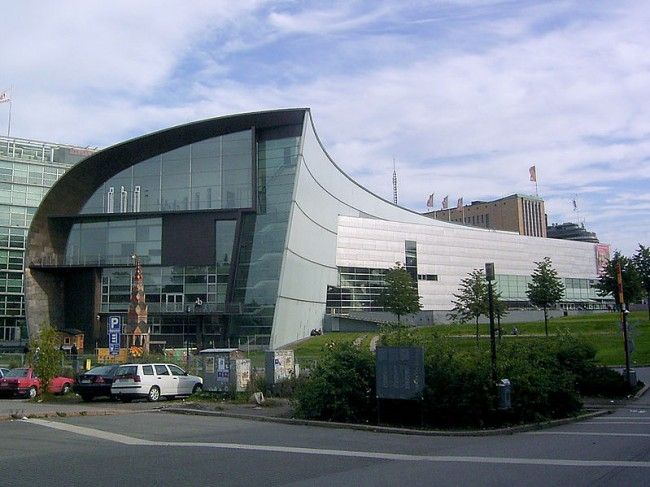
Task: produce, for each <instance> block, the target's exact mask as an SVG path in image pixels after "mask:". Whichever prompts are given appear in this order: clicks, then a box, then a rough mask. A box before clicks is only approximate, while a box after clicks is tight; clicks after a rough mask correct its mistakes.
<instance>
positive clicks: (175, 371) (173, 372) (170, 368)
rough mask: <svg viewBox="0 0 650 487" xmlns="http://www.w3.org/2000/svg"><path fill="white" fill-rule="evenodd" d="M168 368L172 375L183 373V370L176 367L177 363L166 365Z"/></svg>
mask: <svg viewBox="0 0 650 487" xmlns="http://www.w3.org/2000/svg"><path fill="white" fill-rule="evenodd" d="M168 367H169V370H171V371H172V375H176V376H178V375H185V371H184V370H183V369H181V368H180V367H178V366H177V365H168Z"/></svg>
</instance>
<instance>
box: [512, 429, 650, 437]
mask: <svg viewBox="0 0 650 487" xmlns="http://www.w3.org/2000/svg"><path fill="white" fill-rule="evenodd" d="M524 434H527V435H571V436H631V437H633V436H638V437H641V438H649V437H650V433H609V432H603V433H598V432H592V431H532V432H529V433H524Z"/></svg>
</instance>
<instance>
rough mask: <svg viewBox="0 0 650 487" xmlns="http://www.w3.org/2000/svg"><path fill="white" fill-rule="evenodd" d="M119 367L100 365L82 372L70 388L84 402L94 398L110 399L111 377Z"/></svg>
mask: <svg viewBox="0 0 650 487" xmlns="http://www.w3.org/2000/svg"><path fill="white" fill-rule="evenodd" d="M118 367H119V365H100V366H98V367H93V368H92V369H90V370H89V371H88V372H84V373H83V374H81V375H80V376H79V377H77V381H76V382H75V383H74V385H73V386H72V390H73V391H74V392H76V393H77V394H79V395H80V396H81V399H83V400H84V401H92V400H93V398H95V397H112V396H111V385H113V376H115V371H116V370H117V369H118Z"/></svg>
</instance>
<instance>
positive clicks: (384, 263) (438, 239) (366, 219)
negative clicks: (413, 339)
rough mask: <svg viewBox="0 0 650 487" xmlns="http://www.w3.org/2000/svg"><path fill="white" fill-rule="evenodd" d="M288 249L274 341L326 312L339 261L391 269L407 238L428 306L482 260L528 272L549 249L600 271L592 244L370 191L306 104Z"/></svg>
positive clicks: (586, 269)
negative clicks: (459, 220) (474, 222)
mask: <svg viewBox="0 0 650 487" xmlns="http://www.w3.org/2000/svg"><path fill="white" fill-rule="evenodd" d="M305 118H306V120H305V123H304V131H303V138H302V150H301V155H300V158H299V163H298V169H297V175H296V183H295V187H294V195H293V203H292V208H291V217H290V223H289V229H288V232H287V242H286V250H285V254H284V257H283V265H282V271H281V276H280V286H279V293H278V303H277V308H276V315H275V319H274V325H273V333H272V340H271V343H272V345H273V346H275V347H277V346H281V345H282V344H285V343H290V342H292V341H295V340H298V339H300V338H303V337H306V336H308V335H309V332H310V330H311V329H313V328H315V327H318V324H320V320H321V319H322V317H323V316H324V314H325V310H326V298H327V286H328V285H329V286H338V285H340V282H339V276H338V269H339V268H342V267H348V268H369V269H388V268H390V267H392V266H394V264H395V262H402V263H403V262H404V261H405V254H404V245H405V241H407V240H408V241H415V242H416V243H417V272H418V274H425V275H427V274H433V275H435V276H436V277H437V281H428V280H423V281H419V283H418V289H419V293H420V295H421V296H422V304H423V308H424V309H425V310H449V309H451V308H452V304H451V301H452V299H453V294H454V293H456V292H457V291H458V287H459V283H460V281H461V279H463V278H465V277H466V276H467V274H468V273H469V272H471V271H472V270H474V269H477V268H478V269H482V268H483V267H484V265H485V263H486V262H494V264H495V268H496V272H497V274H498V275H507V276H522V277H528V276H530V274H531V273H532V272H533V270H534V267H535V262H536V261H540V260H542V259H543V258H544V257H550V258H551V260H552V261H553V265H554V267H555V269H556V270H557V271H558V274H559V276H560V277H564V278H575V279H580V280H583V281H593V280H595V279H597V277H598V275H597V265H596V258H595V249H594V244H590V243H583V242H570V241H563V240H553V239H545V238H539V237H527V236H521V235H518V234H514V233H509V232H500V231H495V230H485V229H479V228H472V227H466V226H462V225H457V224H451V223H446V222H442V221H438V220H432V219H430V218H427V217H425V216H422V215H420V214H417V213H414V212H412V211H410V210H407V209H405V208H401V207H399V206H397V205H394V204H392V203H390V202H388V201H386V200H383V199H381V198H379V197H378V196H376V195H374V194H372V193H371V192H369V191H368V190H366V189H365V188H363V187H361V186H360V185H358V184H357V183H355V182H354V181H353V180H352V179H350V178H349V177H348V176H347V175H345V174H344V173H343V172H342V171H341V170H340V169H339V168H338V167H337V166H336V165H335V164H334V163H333V162H332V161H331V159H330V158H329V156H328V155H327V154H326V152H325V151H324V149H323V147H322V146H321V144H320V141H319V140H318V137H317V135H316V133H315V131H314V126H313V123H312V121H311V116H310V113H309V111H307V112H306V113H305Z"/></svg>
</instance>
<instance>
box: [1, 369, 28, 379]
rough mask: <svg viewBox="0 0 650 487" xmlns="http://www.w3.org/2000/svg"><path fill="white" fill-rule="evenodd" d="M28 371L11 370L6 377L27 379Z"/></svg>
mask: <svg viewBox="0 0 650 487" xmlns="http://www.w3.org/2000/svg"><path fill="white" fill-rule="evenodd" d="M27 372H28V370H27V369H11V370H10V371H9V372H7V373H6V374H5V377H27Z"/></svg>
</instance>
